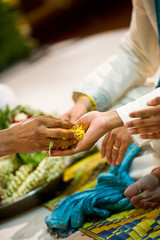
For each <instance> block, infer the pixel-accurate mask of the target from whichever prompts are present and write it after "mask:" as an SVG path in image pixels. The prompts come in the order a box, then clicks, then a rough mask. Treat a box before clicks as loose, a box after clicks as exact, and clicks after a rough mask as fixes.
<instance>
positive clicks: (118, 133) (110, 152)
mask: <svg viewBox="0 0 160 240" xmlns="http://www.w3.org/2000/svg"><path fill="white" fill-rule="evenodd" d="M132 142H133V140H132V138H131V136H130V134H129V133H128V131H127V129H125V128H124V127H119V128H116V129H113V130H112V131H110V132H108V133H107V134H106V135H105V137H104V139H103V142H102V146H101V157H106V158H107V162H108V163H109V164H110V165H112V166H116V165H119V164H120V163H121V162H122V160H123V158H124V155H125V153H126V151H127V149H128V147H129V145H130V144H131V143H132Z"/></svg>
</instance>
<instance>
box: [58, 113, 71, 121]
mask: <svg viewBox="0 0 160 240" xmlns="http://www.w3.org/2000/svg"><path fill="white" fill-rule="evenodd" d="M60 119H61V120H64V121H67V122H69V121H70V115H69V114H64V115H62V116H61V117H60Z"/></svg>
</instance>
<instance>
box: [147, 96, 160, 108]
mask: <svg viewBox="0 0 160 240" xmlns="http://www.w3.org/2000/svg"><path fill="white" fill-rule="evenodd" d="M158 104H160V97H156V98H154V99H152V100H150V101H148V102H147V105H148V106H156V105H158Z"/></svg>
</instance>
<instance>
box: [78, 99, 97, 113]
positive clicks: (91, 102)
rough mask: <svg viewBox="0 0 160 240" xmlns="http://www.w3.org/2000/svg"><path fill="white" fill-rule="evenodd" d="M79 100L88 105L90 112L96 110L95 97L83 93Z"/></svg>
mask: <svg viewBox="0 0 160 240" xmlns="http://www.w3.org/2000/svg"><path fill="white" fill-rule="evenodd" d="M79 101H81V102H83V103H84V104H85V105H86V107H87V111H88V112H89V111H94V110H96V104H95V101H94V100H93V98H90V97H89V96H87V95H81V96H80V97H79Z"/></svg>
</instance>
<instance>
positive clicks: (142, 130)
mask: <svg viewBox="0 0 160 240" xmlns="http://www.w3.org/2000/svg"><path fill="white" fill-rule="evenodd" d="M159 131H160V126H147V127H139V128H132V129H129V130H128V132H129V133H130V134H139V133H155V132H159Z"/></svg>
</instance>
